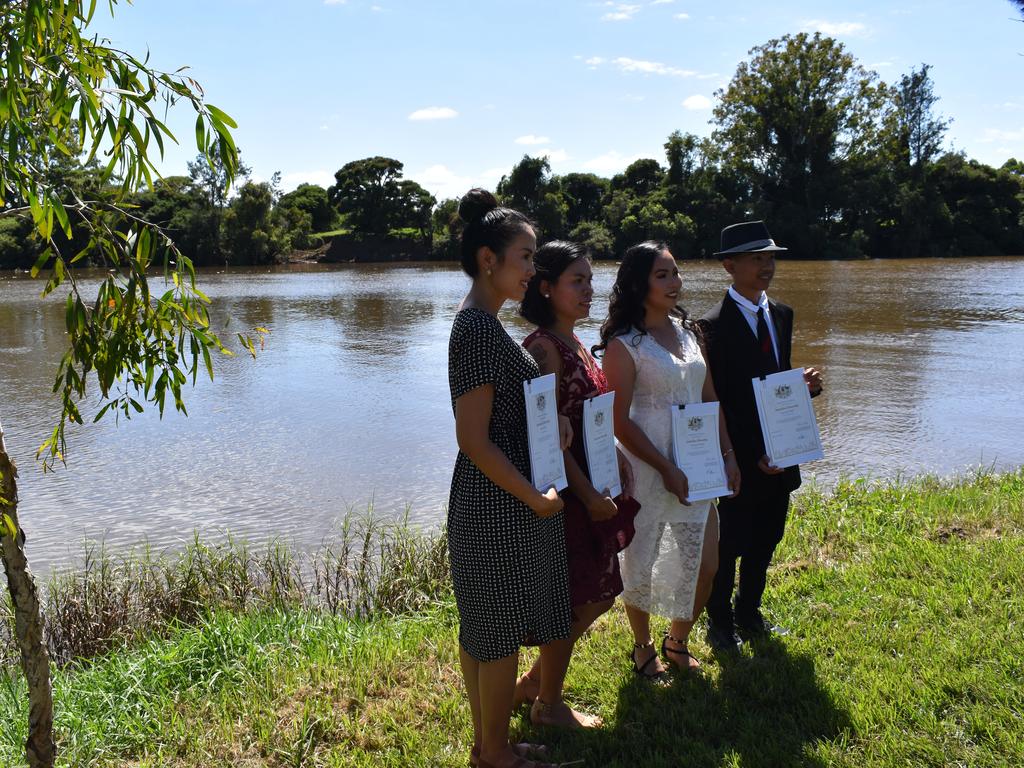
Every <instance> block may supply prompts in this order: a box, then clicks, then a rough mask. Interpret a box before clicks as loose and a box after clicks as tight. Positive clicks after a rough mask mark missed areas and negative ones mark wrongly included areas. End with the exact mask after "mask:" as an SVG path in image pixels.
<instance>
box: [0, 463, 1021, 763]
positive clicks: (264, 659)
mask: <svg viewBox="0 0 1024 768" xmlns="http://www.w3.org/2000/svg"><path fill="white" fill-rule="evenodd" d="M393 534H394V531H392V532H390V533H388V534H387V535H388V536H391V535H393ZM403 535H404V534H403ZM437 551H438V550H437V547H436V546H431V545H430V544H429V542H421V543H420V544H418V545H413V544H411V543H410V542H409V541H406V543H405V544H404V545H403V546H402V547H396V548H395V549H394V553H396V554H397V555H400V557H399V559H401V560H402V562H403V565H402V567H400V568H395V569H393V570H391V571H387V572H386V573H389V574H391V575H392V578H393V579H394V581H395V584H393V586H394V587H395V588H394V589H391V590H390V591H387V592H380V591H377V592H374V593H373V594H374V595H375V596H374V597H373V599H372V600H369V601H367V602H364V608H365V610H363V611H362V614H363V615H364V616H366V617H368V618H365V619H349V618H344V617H341V616H339V615H336V613H332V611H331V610H330V609H329V606H327V605H326V603H325V601H324V600H323V599H322V591H321V592H320V593H318V592H317V590H316V589H315V584H314V583H313V582H309V583H302V582H301V578H300V584H299V585H298V586H297V585H295V584H293V585H292V586H291V587H290V588H289V589H269V588H261V589H257V590H255V591H252V593H251V594H250V596H249V599H248V602H245V601H242V602H240V601H238V600H237V599H233V598H232V599H228V598H227V597H225V594H224V593H221V594H220V597H217V598H216V599H213V597H211V596H210V595H208V596H207V597H209V598H210V601H209V606H208V607H209V608H210V609H211V610H205V609H204V610H199V609H198V606H199V605H200V604H201V602H202V600H200V599H199V597H198V593H199V592H202V590H198V591H197V592H196V595H197V597H195V598H194V599H193V598H190V600H193V605H194V610H192V611H191V612H185V613H182V615H181V616H178V617H175V616H171V617H170V618H171V619H172V623H173V622H177V623H178V625H177V627H176V628H175V627H171V628H168V626H167V625H166V624H163V625H161V623H160V622H159V621H157V620H156V619H154V620H153V621H152V622H151V623H150V625H149V627H148V629H147V630H146V634H149V635H155V636H157V638H158V639H151V640H144V639H142V638H140V637H139V636H138V634H137V633H132V632H128V631H127V630H125V631H122V632H120V633H114V636H113V638H112V639H111V640H110V641H109V642H110V643H112V644H113V645H114V647H115V649H120V650H116V651H115V652H108V653H103V654H101V655H99V656H97V657H96V658H95V659H94V660H93V661H92V662H90V663H88V664H78V665H76V666H72V667H66V668H65V669H63V670H61V671H58V672H57V673H56V700H57V712H58V716H57V728H58V738H59V741H60V745H61V749H62V757H61V764H62V765H68V766H72V765H73V766H84V765H102V766H124V765H132V766H182V767H184V766H213V765H232V766H258V765H259V766H262V765H273V766H298V765H324V766H464V765H466V757H467V755H468V748H467V744H468V739H469V734H470V726H469V712H468V708H467V706H466V705H465V703H464V699H463V694H462V689H461V683H460V680H459V675H458V670H457V665H456V658H455V637H456V615H455V611H454V608H453V605H452V603H451V601H450V598H448V597H447V595H446V594H445V593H444V590H443V589H438V590H436V591H435V588H436V587H437V583H438V572H437V571H436V566H437ZM401 553H404V554H401ZM396 554H393V555H392V556H396ZM778 560H779V563H778V565H777V566H776V567H775V568H774V570H773V573H772V574H771V578H770V585H769V589H770V595H769V599H770V604H771V607H772V610H773V613H774V615H775V617H776V619H777V620H778V621H780V623H783V624H785V625H787V626H789V627H791V628H792V629H793V634H792V635H791V636H790V637H787V638H785V639H784V640H782V641H768V642H764V643H762V644H759V645H756V646H754V647H747V648H745V650H744V653H743V654H742V656H740V657H739V658H736V659H733V660H724V661H720V662H719V661H715V660H713V659H712V657H711V655H710V653H709V651H708V649H707V647H706V646H705V645H704V643H703V632H702V630H701V629H699V628H698V629H697V630H696V631H695V636H696V642H694V644H693V650H694V651H695V653H697V655H698V656H699V657H701V658H703V659H705V660H706V664H705V674H703V675H702V676H692V677H689V678H683V679H678V680H676V681H675V682H674V684H673V685H672V686H671V687H668V688H665V689H651V688H649V687H647V686H645V685H643V684H641V683H640V682H639V681H637V680H635V679H634V677H633V675H632V674H631V673H630V672H629V669H628V662H627V661H626V653H627V649H628V648H629V638H628V634H627V630H626V624H625V620H624V616H623V615H622V614H621V611H620V610H619V609H616V610H615V611H613V612H612V613H611V614H609V615H608V616H606V617H604V619H602V620H601V622H600V623H599V625H598V627H597V628H596V630H595V631H594V632H593V633H592V634H591V635H590V636H589V637H588V638H586V639H585V640H584V642H582V643H581V646H580V650H579V653H578V654H577V656H576V658H575V659H574V663H573V667H572V669H571V670H570V675H569V680H568V686H567V689H568V690H567V695H568V697H569V698H570V699H571V700H572V702H573V703H574V704H576V705H577V706H579V707H582V708H584V709H587V710H589V711H595V712H598V713H599V714H601V715H602V716H603V717H604V719H605V721H606V727H605V728H604V729H601V730H600V731H596V732H592V733H583V734H565V733H536V732H533V731H531V729H529V728H528V727H527V726H526V724H525V723H524V722H523V721H522V719H521V718H518V717H517V719H516V721H515V722H516V729H517V731H518V733H519V734H520V735H521V736H525V735H529V736H530V738H531V739H533V740H537V739H541V740H544V741H546V742H547V743H549V744H550V745H551V747H552V750H553V753H554V757H555V758H557V759H561V760H575V759H581V758H582V759H584V760H585V761H586V763H585V764H586V765H588V766H627V765H628V766H676V765H681V764H685V765H695V766H730V765H743V766H788V765H804V766H826V765H827V766H832V765H838V766H851V768H852V767H853V766H904V765H914V766H916V765H964V766H1004V765H1022V764H1024V715H1022V713H1024V687H1022V686H1021V675H1022V663H1021V657H1022V655H1024V470H1022V471H1019V472H1017V473H1011V474H1004V475H981V476H977V477H972V478H968V479H964V480H961V481H957V482H947V483H943V482H939V481H933V480H918V481H913V482H908V483H900V484H893V485H887V486H883V487H875V486H872V485H870V484H866V483H860V482H856V483H843V484H840V485H839V486H838V487H837V488H835V489H834V492H832V493H830V494H828V495H826V494H823V493H819V492H817V491H814V490H809V491H805V492H804V493H802V494H801V495H800V497H799V499H798V502H797V504H796V509H795V512H794V516H793V519H792V521H791V524H790V527H789V529H788V533H787V537H786V541H785V542H784V544H783V547H782V550H781V552H780V557H779V558H778ZM249 562H251V563H258V562H262V561H261V559H260V558H257V557H251V556H250V558H249ZM289 562H290V561H289ZM332 562H334V563H335V565H336V566H337V563H338V562H341V561H340V560H339V559H335V560H334V561H332ZM346 562H347V563H348V565H346V566H345V567H351V566H352V565H353V564H354V563H356V562H357V561H356V560H352V559H349V560H348V561H346ZM431 564H433V565H431ZM168 567H169V568H171V566H168ZM173 567H177V565H174V566H173ZM432 567H433V568H435V570H434V571H431V570H430V568H432ZM172 570H173V568H172ZM272 571H273V569H270V571H267V570H261V568H260V567H255V566H254V567H253V569H252V574H254V575H253V579H254V581H253V583H261V584H264V587H266V584H268V583H269V582H268V581H267V580H265V579H262V580H261V578H256V576H257V575H258V574H259V573H269V572H272ZM285 571H288V572H293V573H295V574H298V571H292V570H290V569H288V568H286V569H285ZM335 572H337V568H336V570H335ZM236 573H240V572H236ZM396 574H401V577H396V576H395V575H396ZM166 576H167V574H164V578H165V580H166ZM217 578H220V577H217ZM246 578H247V577H246ZM296 578H299V577H298V575H296ZM109 579H110V583H111V584H112V583H113V582H114V581H116V578H115V577H114V576H110V577H109ZM243 581H245V578H243V577H242V576H240V575H239V576H236V583H239V584H240V583H242V582H243ZM83 583H84V582H83ZM300 586H301V589H300ZM243 591H244V590H243ZM406 592H411V594H413V595H414V597H413V598H412V599H405V598H404V597H401V595H403V594H405V593H406ZM71 594H75V592H74V590H72V592H71ZM78 594H81V593H80V592H79V593H78ZM318 594H319V596H318ZM275 595H276V596H275ZM203 599H206V598H203ZM186 602H187V601H186ZM339 607H340V606H336V607H335V610H338V609H339ZM409 608H414V609H415V612H414V613H412V614H409V613H408V609H409ZM170 613H171V614H173V613H174V612H173V611H172V612H170ZM86 623H88V621H87V622H86ZM121 648H123V649H121ZM0 681H2V682H0V765H4V766H7V765H18V764H20V763H19V761H20V746H19V744H20V742H21V741H22V739H23V738H24V733H23V729H24V725H23V723H24V713H23V712H22V705H21V702H22V701H23V700H24V694H23V686H22V683H21V681H20V679H19V678H18V676H17V675H16V674H13V673H9V674H7V675H3V676H2V677H0Z"/></svg>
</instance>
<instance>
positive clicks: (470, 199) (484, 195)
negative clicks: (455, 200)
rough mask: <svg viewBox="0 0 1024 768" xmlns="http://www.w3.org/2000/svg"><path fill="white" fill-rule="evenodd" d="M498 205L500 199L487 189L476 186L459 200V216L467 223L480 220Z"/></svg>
mask: <svg viewBox="0 0 1024 768" xmlns="http://www.w3.org/2000/svg"><path fill="white" fill-rule="evenodd" d="M497 207H498V200H497V198H495V197H494V195H492V194H491V193H490V192H488V191H487V190H486V189H481V188H480V187H475V188H474V189H471V190H469V192H467V193H466V194H464V195H463V196H462V199H461V200H460V201H459V218H460V219H462V220H463V221H464V222H466V223H467V224H472V223H473V222H474V221H479V220H480V219H482V218H483V217H484V216H486V215H487V213H488V211H493V210H494V209H495V208H497Z"/></svg>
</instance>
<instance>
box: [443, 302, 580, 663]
mask: <svg viewBox="0 0 1024 768" xmlns="http://www.w3.org/2000/svg"><path fill="white" fill-rule="evenodd" d="M538 375H539V371H538V369H537V364H536V363H535V362H534V360H533V358H531V357H530V356H529V354H527V352H526V351H525V350H524V349H523V348H522V346H520V345H519V344H516V343H515V342H514V341H513V340H512V339H511V337H509V335H508V334H507V333H506V332H505V329H504V328H503V327H502V325H501V323H500V322H499V321H498V319H497V318H496V317H494V316H492V315H490V314H489V313H487V312H485V311H483V310H482V309H477V308H467V309H463V310H461V311H460V312H459V313H458V314H457V315H456V316H455V324H454V325H453V327H452V335H451V339H450V341H449V343H448V383H449V386H450V388H451V396H452V407H453V408H454V407H455V400H456V399H458V398H459V397H460V396H462V395H464V394H465V393H467V392H469V391H471V390H473V389H476V388H477V387H479V386H482V385H484V384H493V385H494V405H493V407H492V409H491V423H490V431H489V433H490V438H491V440H492V441H493V442H494V444H495V445H497V446H498V448H500V449H501V451H502V453H504V454H505V455H506V456H507V457H508V458H509V460H510V461H511V462H512V463H513V464H514V465H515V466H516V468H517V469H518V470H519V471H520V472H522V473H523V475H524V476H526V477H527V478H529V477H530V454H529V444H528V442H527V435H526V406H525V402H524V397H523V382H524V381H525V380H527V379H532V378H535V377H536V376H538ZM448 554H449V557H450V559H451V570H452V583H453V587H454V590H455V601H456V603H457V604H458V608H459V624H460V625H459V642H460V643H461V644H462V647H463V648H464V649H465V650H466V652H467V653H469V655H470V656H472V657H473V658H475V659H477V660H478V661H494V660H496V659H501V658H503V657H505V656H508V655H510V654H512V653H515V652H516V651H517V650H518V649H519V647H520V646H521V645H536V644H544V643H547V642H550V641H551V640H557V639H560V638H565V637H568V636H569V625H570V622H571V616H570V613H571V609H570V607H569V576H568V568H567V565H566V555H565V528H564V525H563V523H562V513H561V512H559V513H558V514H557V515H554V516H552V517H548V518H543V519H542V518H539V517H537V515H536V514H534V512H533V510H531V509H530V508H529V507H528V506H526V505H525V504H524V503H523V502H521V501H519V499H517V498H516V497H515V496H513V495H512V494H510V493H508V492H507V491H505V490H502V489H501V488H499V487H498V486H497V485H495V484H494V483H493V482H491V480H490V479H488V478H487V476H486V475H484V473H483V472H481V471H480V470H479V469H478V468H477V466H476V465H475V464H474V463H473V462H472V461H471V460H470V459H469V457H468V456H466V455H465V454H464V453H462V452H461V451H460V452H459V455H458V458H457V459H456V460H455V473H454V475H453V476H452V489H451V494H450V496H449V499H448Z"/></svg>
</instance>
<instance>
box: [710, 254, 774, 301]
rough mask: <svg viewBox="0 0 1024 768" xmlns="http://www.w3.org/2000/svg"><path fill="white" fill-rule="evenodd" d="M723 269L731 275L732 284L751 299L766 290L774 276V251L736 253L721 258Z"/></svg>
mask: <svg viewBox="0 0 1024 768" xmlns="http://www.w3.org/2000/svg"><path fill="white" fill-rule="evenodd" d="M722 266H723V267H725V271H726V272H728V273H729V274H730V275H732V284H733V285H734V286H735V288H736V290H737V291H739V293H741V294H742V295H743V296H746V297H747V298H748V299H751V300H752V301H753V300H755V299H756V297H758V296H760V295H761V292H762V291H767V290H768V286H769V285H771V282H772V278H773V277H774V276H775V252H774V251H757V252H755V253H737V254H732V255H730V256H726V257H725V258H724V259H722Z"/></svg>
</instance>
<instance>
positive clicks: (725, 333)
mask: <svg viewBox="0 0 1024 768" xmlns="http://www.w3.org/2000/svg"><path fill="white" fill-rule="evenodd" d="M768 305H769V308H770V311H769V314H770V316H771V320H772V324H773V325H774V326H775V339H776V341H777V343H778V347H779V350H778V351H779V370H781V371H786V370H789V369H790V368H792V367H793V366H792V364H791V363H790V352H791V350H792V342H793V310H792V309H790V308H789V307H787V306H786V305H785V304H779V303H778V302H775V301H772V300H771V299H769V300H768ZM700 325H701V328H702V330H703V331H704V343H705V346H706V349H707V353H708V364H709V365H710V367H711V377H712V380H713V381H714V383H715V391H716V392H717V393H718V400H719V402H720V403H721V407H722V411H723V413H724V414H725V422H726V425H727V426H728V428H729V437H730V438H731V439H732V444H733V448H734V449H735V450H736V461H737V463H738V464H739V467H740V472H741V474H742V484H741V493H742V494H743V495H744V496H746V495H747V493H748V492H756V493H772V492H778V493H787V492H789V491H793V490H795V489H796V488H798V487H799V486H800V470H799V468H798V467H789V468H787V469H786V470H784V471H783V472H782V473H781V474H778V475H767V474H765V473H764V472H762V471H761V470H760V469H758V468H757V462H758V460H759V459H760V458H761V457H762V456H763V455H764V453H765V450H764V437H763V436H762V435H761V422H760V419H758V416H757V404H756V402H755V400H754V387H753V385H752V384H751V379H753V378H754V377H756V376H761V375H763V374H766V373H771V372H772V371H762V370H761V363H760V354H759V351H758V346H757V337H756V336H755V335H754V334H753V332H752V331H751V330H750V325H749V324H748V323H747V321H746V319H745V318H744V317H743V312H742V310H741V309H740V308H739V306H737V304H736V302H735V301H733V299H732V298H731V297H730V296H729V294H728V292H726V294H725V298H723V299H722V300H721V301H720V302H719V303H718V304H717V305H715V306H714V307H712V308H711V310H710V311H709V312H708V313H707V314H705V315H704V317H702V318H701V320H700Z"/></svg>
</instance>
